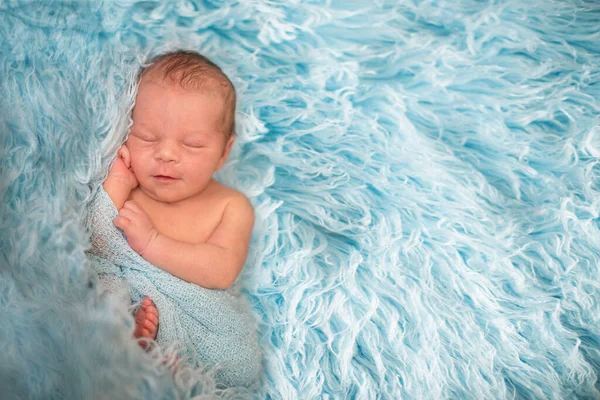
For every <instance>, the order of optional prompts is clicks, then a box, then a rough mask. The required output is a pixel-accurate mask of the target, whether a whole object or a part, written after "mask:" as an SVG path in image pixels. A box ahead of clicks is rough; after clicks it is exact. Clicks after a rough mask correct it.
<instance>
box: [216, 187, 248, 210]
mask: <svg viewBox="0 0 600 400" xmlns="http://www.w3.org/2000/svg"><path fill="white" fill-rule="evenodd" d="M212 196H213V198H214V199H215V200H216V201H218V202H220V203H222V204H223V205H224V206H227V205H232V206H235V207H243V208H250V209H252V203H251V202H250V200H249V199H248V198H247V197H246V195H245V194H243V193H242V192H240V191H239V190H236V189H233V188H230V187H229V186H225V185H223V184H222V183H219V182H217V181H213V188H212Z"/></svg>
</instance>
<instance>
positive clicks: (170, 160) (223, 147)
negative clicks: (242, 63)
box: [127, 80, 233, 203]
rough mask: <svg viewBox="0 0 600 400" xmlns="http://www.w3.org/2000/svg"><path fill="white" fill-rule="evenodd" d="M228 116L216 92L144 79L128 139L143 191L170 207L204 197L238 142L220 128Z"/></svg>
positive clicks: (132, 163) (132, 160) (136, 174)
mask: <svg viewBox="0 0 600 400" xmlns="http://www.w3.org/2000/svg"><path fill="white" fill-rule="evenodd" d="M223 112H224V102H223V100H222V99H221V98H220V97H219V96H218V95H216V94H214V95H213V94H210V93H201V92H196V91H194V92H192V91H186V90H183V89H181V88H179V87H172V86H170V85H168V84H167V83H165V82H162V81H155V80H149V81H144V80H142V83H141V84H140V87H139V91H138V94H137V98H136V104H135V108H134V110H133V117H132V119H133V126H132V127H131V131H130V133H129V138H128V139H127V147H128V148H129V150H130V153H131V168H132V170H133V173H134V174H135V176H136V178H137V180H138V182H139V184H140V186H139V187H140V189H141V190H142V191H143V192H144V193H145V194H146V195H148V196H150V197H151V198H153V199H155V200H158V201H161V202H167V203H173V202H177V201H181V200H184V199H187V198H190V197H193V196H194V195H197V194H200V193H201V192H202V191H203V190H204V189H205V188H206V187H207V185H208V183H209V182H210V180H211V178H212V175H213V173H214V172H215V171H217V170H218V169H219V168H221V166H222V165H223V163H224V162H225V160H226V159H227V156H228V155H229V150H230V149H231V144H232V143H233V136H232V137H231V138H230V139H229V140H228V141H227V142H226V140H225V135H224V134H223V133H222V132H220V130H219V127H220V126H221V123H222V122H221V121H222V117H223Z"/></svg>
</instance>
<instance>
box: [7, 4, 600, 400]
mask: <svg viewBox="0 0 600 400" xmlns="http://www.w3.org/2000/svg"><path fill="white" fill-rule="evenodd" d="M172 48H188V49H194V50H198V51H200V52H202V53H204V54H205V55H207V56H208V57H210V58H212V59H213V60H214V61H215V62H216V63H217V64H219V65H220V66H222V68H223V69H224V70H225V72H226V73H227V74H228V75H229V76H231V78H232V81H233V82H234V84H235V85H236V87H237V90H238V95H239V112H238V115H237V117H238V121H237V126H238V139H237V141H236V145H235V148H234V151H233V153H232V156H231V158H230V161H229V163H228V164H227V166H226V168H225V169H224V170H222V171H221V172H220V173H219V176H218V178H219V179H220V180H221V181H222V182H224V183H226V184H228V185H231V186H232V187H235V188H237V189H238V190H240V191H242V192H244V193H246V195H247V196H248V197H249V198H250V199H251V201H252V202H253V204H254V205H255V209H256V215H257V218H256V220H257V221H256V225H255V231H254V236H253V240H252V245H251V250H250V256H249V258H248V263H247V266H246V268H245V270H244V273H243V275H242V276H241V277H240V279H239V282H238V284H239V289H240V290H241V291H242V292H243V294H244V295H245V296H246V297H247V298H248V300H249V302H250V304H251V307H252V310H253V312H254V314H255V317H256V319H257V321H258V326H259V338H260V345H261V347H262V349H263V352H264V355H263V362H262V365H263V367H264V374H263V377H262V380H261V389H260V392H259V393H257V394H256V397H257V398H261V399H264V398H268V399H285V400H288V399H375V398H381V399H399V398H402V399H507V398H518V399H572V398H573V399H574V398H582V399H594V398H600V383H599V380H598V378H599V375H600V267H599V262H600V226H599V223H600V219H599V218H600V181H599V179H600V165H599V157H600V101H599V99H600V4H599V3H598V2H597V1H595V0H547V1H538V0H505V1H503V0H496V1H493V0H492V1H486V2H483V1H475V0H458V1H453V0H432V1H420V0H406V1H399V0H393V1H389V2H386V1H381V0H369V1H336V0H331V1H317V0H315V1H287V0H286V1H283V0H282V1H266V0H264V1H263V0H253V1H234V0H223V1H218V0H204V1H200V0H197V1H196V0H194V1H184V0H178V1H134V0H123V1H108V0H107V1H101V0H87V1H86V0H81V1H41V0H40V1H31V0H0V152H1V153H0V173H1V177H2V179H1V181H0V196H1V199H2V203H1V209H0V250H1V252H0V254H1V255H0V257H1V258H0V317H1V318H0V354H1V356H0V388H1V393H2V398H3V399H23V398H28V399H51V398H56V399H96V398H97V399H125V398H144V399H151V398H157V399H158V398H161V399H175V398H189V397H192V396H195V397H197V398H211V397H221V398H227V397H230V398H231V397H233V396H234V395H235V394H233V393H229V392H227V391H218V390H216V389H215V388H214V385H212V383H211V382H212V381H211V380H210V376H209V375H206V376H205V375H203V373H200V372H199V371H196V370H194V369H193V368H191V367H186V366H182V367H181V369H180V373H178V374H176V376H175V379H174V378H173V373H172V371H169V370H168V369H167V368H166V366H165V365H164V364H163V362H162V359H161V358H160V356H159V355H157V353H156V352H151V353H144V352H142V351H141V350H140V348H139V347H138V346H137V345H136V343H135V342H134V340H133V339H131V334H132V331H133V320H132V318H131V317H130V316H129V315H128V314H127V313H126V312H125V311H123V310H121V309H120V308H118V307H117V306H116V305H115V304H116V303H115V302H113V301H111V299H110V298H109V299H108V300H106V301H101V300H99V299H98V290H97V289H95V288H93V287H92V288H91V287H90V285H89V284H88V283H89V281H90V271H89V263H88V261H87V260H86V257H85V250H86V249H88V248H89V246H90V241H89V233H88V232H86V230H85V229H84V224H83V221H85V218H86V215H85V213H86V211H85V210H86V205H87V204H88V203H89V201H90V200H91V198H92V195H93V194H94V193H95V191H96V190H97V188H98V187H99V185H100V184H101V183H102V180H103V179H104V177H105V176H106V174H107V171H108V167H109V165H110V163H111V161H112V159H113V158H114V157H115V153H116V150H117V148H118V146H119V144H120V143H121V141H122V140H123V138H124V137H125V135H126V133H127V129H128V124H129V116H128V111H129V110H130V109H131V106H132V102H133V99H134V93H132V92H131V90H130V85H131V82H132V79H133V77H134V75H135V72H137V69H138V68H139V66H140V65H141V64H142V63H143V62H144V61H146V60H147V59H148V57H150V56H151V55H153V54H156V53H158V52H160V51H163V50H165V49H172ZM166 350H168V349H157V352H158V351H166ZM202 396H205V397H202Z"/></svg>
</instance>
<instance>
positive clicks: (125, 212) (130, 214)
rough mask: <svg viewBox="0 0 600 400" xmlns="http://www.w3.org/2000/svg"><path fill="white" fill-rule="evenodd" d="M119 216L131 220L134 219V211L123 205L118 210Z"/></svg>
mask: <svg viewBox="0 0 600 400" xmlns="http://www.w3.org/2000/svg"><path fill="white" fill-rule="evenodd" d="M119 217H124V218H127V219H128V220H129V221H132V220H134V219H135V211H133V210H131V209H129V208H125V207H123V208H121V211H119Z"/></svg>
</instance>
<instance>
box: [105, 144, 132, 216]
mask: <svg viewBox="0 0 600 400" xmlns="http://www.w3.org/2000/svg"><path fill="white" fill-rule="evenodd" d="M130 160H131V159H130V156H129V149H128V148H127V146H125V145H123V146H121V148H120V149H119V153H118V155H117V159H116V160H115V162H114V163H113V165H112V167H111V169H110V172H109V173H108V178H106V181H104V184H103V185H102V186H103V187H104V190H105V191H106V193H107V194H108V196H109V197H110V199H111V200H112V202H113V203H114V205H115V207H117V210H120V209H121V208H122V207H123V204H124V203H125V200H127V198H128V197H129V194H130V193H131V191H132V190H133V189H134V188H135V187H136V186H137V185H138V181H137V179H136V177H135V175H134V174H133V172H132V171H131V169H130Z"/></svg>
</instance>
